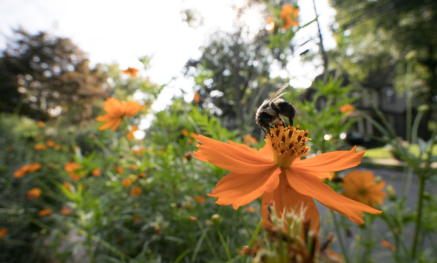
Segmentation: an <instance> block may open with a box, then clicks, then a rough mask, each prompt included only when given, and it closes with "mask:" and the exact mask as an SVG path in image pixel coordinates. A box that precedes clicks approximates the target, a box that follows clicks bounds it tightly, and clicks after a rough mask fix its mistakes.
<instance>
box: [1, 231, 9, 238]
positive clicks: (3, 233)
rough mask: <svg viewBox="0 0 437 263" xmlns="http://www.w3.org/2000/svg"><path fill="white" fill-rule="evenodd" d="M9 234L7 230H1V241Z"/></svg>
mask: <svg viewBox="0 0 437 263" xmlns="http://www.w3.org/2000/svg"><path fill="white" fill-rule="evenodd" d="M7 233H8V229H7V228H0V239H2V238H3V237H4V236H6V234H7Z"/></svg>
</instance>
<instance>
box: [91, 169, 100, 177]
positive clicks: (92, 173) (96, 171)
mask: <svg viewBox="0 0 437 263" xmlns="http://www.w3.org/2000/svg"><path fill="white" fill-rule="evenodd" d="M101 173H102V172H101V171H100V169H97V168H96V169H94V170H93V171H92V172H91V175H92V176H94V177H99V176H100V174H101Z"/></svg>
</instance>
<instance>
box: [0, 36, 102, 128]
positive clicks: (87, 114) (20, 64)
mask: <svg viewBox="0 0 437 263" xmlns="http://www.w3.org/2000/svg"><path fill="white" fill-rule="evenodd" d="M14 37H15V38H14V40H11V41H10V42H9V43H8V46H7V48H6V50H4V51H3V52H2V56H1V57H0V92H1V94H2V96H1V97H0V111H2V112H19V113H20V114H22V115H27V116H29V117H31V118H34V119H38V120H47V119H49V118H51V117H56V116H58V115H60V114H62V115H64V116H65V115H68V116H69V117H70V118H71V120H72V121H73V122H80V121H83V120H86V119H90V118H91V117H92V115H93V114H92V105H93V103H94V101H95V100H96V99H100V98H104V97H107V93H106V91H105V89H104V88H103V83H104V81H106V77H105V75H104V74H103V73H102V72H101V70H100V68H99V66H97V67H95V68H92V69H91V68H90V67H89V60H88V59H87V58H86V56H85V53H84V52H83V51H81V50H80V49H79V47H78V46H76V45H75V44H74V43H73V42H72V41H71V40H70V39H68V38H60V37H54V36H50V35H48V34H47V33H45V32H39V33H37V34H35V35H32V34H30V33H28V32H26V31H24V30H23V29H18V30H15V36H14Z"/></svg>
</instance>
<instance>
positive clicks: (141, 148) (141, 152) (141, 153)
mask: <svg viewBox="0 0 437 263" xmlns="http://www.w3.org/2000/svg"><path fill="white" fill-rule="evenodd" d="M145 150H146V149H144V147H139V148H137V149H133V150H132V153H133V154H135V155H137V156H140V157H141V156H143V152H144V151H145Z"/></svg>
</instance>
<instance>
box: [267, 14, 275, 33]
mask: <svg viewBox="0 0 437 263" xmlns="http://www.w3.org/2000/svg"><path fill="white" fill-rule="evenodd" d="M267 25H268V27H269V33H272V32H273V30H274V29H275V21H274V20H273V18H272V17H271V16H269V17H267Z"/></svg>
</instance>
